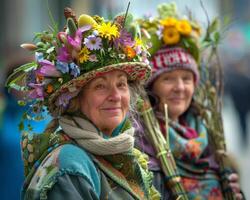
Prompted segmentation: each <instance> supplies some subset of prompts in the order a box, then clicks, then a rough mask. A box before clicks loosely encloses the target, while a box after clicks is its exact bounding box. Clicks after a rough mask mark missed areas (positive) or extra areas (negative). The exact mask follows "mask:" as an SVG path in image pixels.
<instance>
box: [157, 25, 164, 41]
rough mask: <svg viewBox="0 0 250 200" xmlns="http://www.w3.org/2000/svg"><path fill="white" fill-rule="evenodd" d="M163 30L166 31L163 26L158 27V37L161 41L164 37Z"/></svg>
mask: <svg viewBox="0 0 250 200" xmlns="http://www.w3.org/2000/svg"><path fill="white" fill-rule="evenodd" d="M163 29H164V27H163V26H161V25H159V26H158V30H157V31H156V35H157V36H158V38H159V39H161V38H162V36H163V35H162V32H163Z"/></svg>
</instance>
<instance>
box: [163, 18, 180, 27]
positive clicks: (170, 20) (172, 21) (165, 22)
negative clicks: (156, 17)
mask: <svg viewBox="0 0 250 200" xmlns="http://www.w3.org/2000/svg"><path fill="white" fill-rule="evenodd" d="M160 23H161V25H162V26H164V27H171V26H175V25H176V23H177V20H176V19H175V18H173V17H168V18H166V19H163V20H161V21H160Z"/></svg>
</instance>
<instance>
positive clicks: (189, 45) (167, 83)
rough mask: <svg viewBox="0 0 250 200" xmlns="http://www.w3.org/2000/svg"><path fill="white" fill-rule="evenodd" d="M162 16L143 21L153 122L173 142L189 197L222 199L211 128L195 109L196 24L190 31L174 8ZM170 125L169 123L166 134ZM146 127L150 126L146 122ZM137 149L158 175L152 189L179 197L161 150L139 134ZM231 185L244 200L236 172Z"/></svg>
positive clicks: (161, 13) (147, 137)
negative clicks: (148, 52) (148, 49)
mask: <svg viewBox="0 0 250 200" xmlns="http://www.w3.org/2000/svg"><path fill="white" fill-rule="evenodd" d="M159 11H160V17H159V18H157V19H154V20H152V19H150V20H147V19H146V20H144V21H143V20H142V21H141V24H142V25H141V26H142V28H143V29H144V31H148V32H149V33H150V34H151V37H150V38H149V37H148V39H150V41H151V42H152V44H153V47H152V49H153V50H152V51H154V52H151V53H152V58H151V64H152V68H153V75H152V77H151V78H150V80H149V81H148V83H147V85H146V90H147V93H148V95H149V97H150V100H151V105H152V107H153V109H154V114H155V117H156V118H157V121H158V122H159V125H160V129H161V130H160V131H161V133H162V134H163V135H164V137H165V138H169V143H170V149H171V151H172V154H173V157H174V159H175V162H176V166H177V175H178V174H179V175H180V178H181V184H182V186H183V188H184V192H186V193H187V198H188V199H204V200H205V199H223V191H222V188H221V185H220V182H221V181H222V180H221V177H220V174H219V166H218V163H217V162H216V160H215V159H214V153H213V152H214V151H212V146H211V143H210V142H209V132H208V128H207V127H206V126H205V124H204V119H203V118H202V115H201V114H200V112H199V109H197V107H195V106H194V105H195V99H194V93H195V90H196V88H197V86H198V82H199V70H198V64H199V61H198V59H197V50H198V47H197V46H195V45H197V43H196V38H194V36H197V27H195V24H194V23H193V26H191V23H190V22H189V21H188V20H182V19H180V18H178V17H177V16H178V14H177V13H176V10H175V6H173V5H164V6H162V7H159ZM164 11H165V12H164ZM167 11H168V12H167ZM168 14H170V16H167V15H168ZM159 25H160V26H159ZM165 105H167V107H168V116H169V119H166V118H165V116H166V114H165ZM166 120H170V121H169V123H168V125H169V128H168V131H167V130H166V126H165V125H166ZM143 126H146V124H145V121H144V122H143ZM144 130H149V129H144ZM152 130H153V129H152ZM166 134H168V135H166ZM136 144H137V146H138V147H139V148H140V149H141V150H142V151H143V152H145V153H147V154H148V155H149V157H150V162H149V169H150V170H151V171H153V172H154V181H153V182H154V183H153V184H154V186H155V187H156V188H157V189H158V191H160V193H161V195H162V199H174V198H176V196H175V197H173V194H170V193H169V191H170V190H171V187H173V185H171V184H170V181H171V180H172V179H173V178H175V175H176V174H168V175H166V174H164V171H163V168H162V163H160V160H159V156H160V153H161V152H156V149H157V148H155V146H154V143H152V140H150V139H149V136H148V134H144V132H142V133H140V131H138V134H137V140H136ZM157 145H158V144H157ZM166 156H167V155H166ZM171 164H173V163H169V165H171ZM172 167H173V166H172ZM229 181H230V186H231V188H232V189H233V192H234V193H235V196H236V197H237V199H242V194H241V193H240V186H239V182H238V181H239V180H238V175H237V174H235V173H232V174H231V175H230V176H229ZM174 195H177V196H178V195H181V194H174Z"/></svg>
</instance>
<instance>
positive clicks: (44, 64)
mask: <svg viewBox="0 0 250 200" xmlns="http://www.w3.org/2000/svg"><path fill="white" fill-rule="evenodd" d="M39 64H40V66H41V67H40V68H38V69H37V70H36V74H37V75H40V76H46V77H60V76H61V75H62V74H61V72H59V71H58V70H57V69H56V67H55V65H54V64H53V63H52V62H50V61H48V60H42V61H40V62H39Z"/></svg>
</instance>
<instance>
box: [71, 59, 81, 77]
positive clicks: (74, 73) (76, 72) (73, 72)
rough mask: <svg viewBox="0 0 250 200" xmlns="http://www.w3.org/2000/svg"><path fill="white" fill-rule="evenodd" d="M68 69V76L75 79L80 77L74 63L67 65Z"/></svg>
mask: <svg viewBox="0 0 250 200" xmlns="http://www.w3.org/2000/svg"><path fill="white" fill-rule="evenodd" d="M69 67H70V70H71V71H70V74H71V75H73V76H74V77H77V76H79V75H80V69H79V67H78V66H77V65H76V64H75V63H73V62H72V63H70V64H69Z"/></svg>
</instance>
